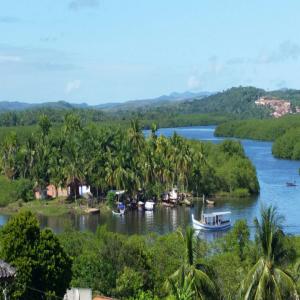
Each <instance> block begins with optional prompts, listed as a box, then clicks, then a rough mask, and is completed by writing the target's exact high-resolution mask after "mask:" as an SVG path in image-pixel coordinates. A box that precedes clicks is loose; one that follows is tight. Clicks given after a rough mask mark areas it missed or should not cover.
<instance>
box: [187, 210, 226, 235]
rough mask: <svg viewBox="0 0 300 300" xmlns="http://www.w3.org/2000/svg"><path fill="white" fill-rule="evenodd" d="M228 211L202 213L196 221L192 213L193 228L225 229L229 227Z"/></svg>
mask: <svg viewBox="0 0 300 300" xmlns="http://www.w3.org/2000/svg"><path fill="white" fill-rule="evenodd" d="M230 214H231V212H230V211H224V212H214V213H209V214H204V213H202V215H201V220H200V221H198V220H196V219H195V218H194V214H192V222H193V227H194V229H195V230H209V231H214V230H225V229H228V228H230V227H231V219H230Z"/></svg>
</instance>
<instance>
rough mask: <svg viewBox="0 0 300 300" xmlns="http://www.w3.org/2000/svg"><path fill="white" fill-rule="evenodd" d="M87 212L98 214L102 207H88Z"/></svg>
mask: <svg viewBox="0 0 300 300" xmlns="http://www.w3.org/2000/svg"><path fill="white" fill-rule="evenodd" d="M85 212H86V213H87V214H97V213H99V212H100V209H99V208H86V209H85Z"/></svg>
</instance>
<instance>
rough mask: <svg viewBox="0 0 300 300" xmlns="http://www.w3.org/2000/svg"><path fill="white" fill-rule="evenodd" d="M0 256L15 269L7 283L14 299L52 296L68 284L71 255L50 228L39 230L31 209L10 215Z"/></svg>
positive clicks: (61, 291) (60, 292) (3, 231)
mask: <svg viewBox="0 0 300 300" xmlns="http://www.w3.org/2000/svg"><path fill="white" fill-rule="evenodd" d="M0 256H1V258H2V259H4V260H5V261H7V262H9V263H10V264H12V265H13V266H14V267H16V269H17V276H16V280H15V281H14V282H13V284H12V286H10V290H11V292H10V293H11V295H12V297H13V299H24V300H25V299H32V300H35V299H54V296H60V297H63V295H64V293H65V291H66V289H67V288H68V287H69V284H70V280H71V278H72V273H71V267H72V261H71V258H70V257H69V256H68V255H67V254H66V252H65V251H64V250H63V248H62V247H61V245H60V243H59V240H58V238H57V236H55V235H54V234H53V232H52V231H51V230H49V229H44V230H40V228H39V224H38V221H37V219H36V218H35V217H34V215H32V213H30V212H22V213H20V214H19V215H17V216H16V217H14V218H11V219H10V220H9V221H8V223H7V224H6V225H5V226H4V228H3V229H2V230H1V251H0ZM41 292H42V294H41Z"/></svg>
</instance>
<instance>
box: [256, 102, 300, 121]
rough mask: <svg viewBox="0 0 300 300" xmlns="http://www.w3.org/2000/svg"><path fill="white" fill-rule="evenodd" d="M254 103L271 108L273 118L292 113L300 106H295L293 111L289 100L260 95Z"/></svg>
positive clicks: (299, 108) (299, 109) (298, 110)
mask: <svg viewBox="0 0 300 300" xmlns="http://www.w3.org/2000/svg"><path fill="white" fill-rule="evenodd" d="M255 104H256V105H261V106H266V107H269V108H271V109H272V113H271V115H272V116H273V117H275V118H280V117H282V116H284V115H286V114H292V113H294V112H296V113H299V112H300V107H297V106H296V108H295V111H293V110H292V105H291V102H290V101H287V100H284V99H276V98H272V97H260V98H259V99H258V100H256V101H255Z"/></svg>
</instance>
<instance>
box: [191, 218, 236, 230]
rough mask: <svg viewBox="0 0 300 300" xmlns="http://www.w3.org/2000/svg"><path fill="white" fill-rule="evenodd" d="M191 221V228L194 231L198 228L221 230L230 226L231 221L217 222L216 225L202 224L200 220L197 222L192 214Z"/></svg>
mask: <svg viewBox="0 0 300 300" xmlns="http://www.w3.org/2000/svg"><path fill="white" fill-rule="evenodd" d="M192 222H193V228H194V229H195V230H196V231H199V230H205V231H221V230H226V229H229V228H230V227H231V222H230V221H228V222H224V223H223V224H217V225H208V224H204V223H202V222H199V221H197V220H195V219H194V216H192Z"/></svg>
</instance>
